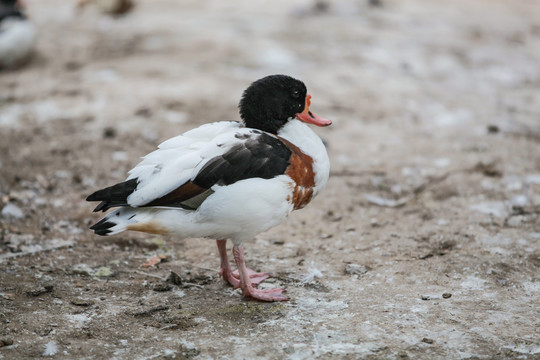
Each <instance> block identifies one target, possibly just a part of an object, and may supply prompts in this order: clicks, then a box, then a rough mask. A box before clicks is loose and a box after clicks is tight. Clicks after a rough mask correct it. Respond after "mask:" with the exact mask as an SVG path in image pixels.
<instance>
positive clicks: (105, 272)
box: [94, 266, 114, 278]
mask: <svg viewBox="0 0 540 360" xmlns="http://www.w3.org/2000/svg"><path fill="white" fill-rule="evenodd" d="M113 275H114V274H113V271H112V270H111V268H110V267H108V266H102V267H100V268H99V269H97V271H96V273H95V274H94V277H95V278H100V277H111V276H113Z"/></svg>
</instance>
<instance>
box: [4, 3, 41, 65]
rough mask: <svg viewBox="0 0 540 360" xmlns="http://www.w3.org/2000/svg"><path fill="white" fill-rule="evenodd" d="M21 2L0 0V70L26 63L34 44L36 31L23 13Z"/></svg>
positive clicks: (23, 5) (23, 6)
mask: <svg viewBox="0 0 540 360" xmlns="http://www.w3.org/2000/svg"><path fill="white" fill-rule="evenodd" d="M24 8H25V4H24V2H23V1H22V0H0V69H9V68H16V67H19V66H21V65H23V64H24V63H26V61H28V59H29V58H30V57H31V55H32V50H33V48H34V44H35V42H36V29H35V27H34V25H33V24H32V23H31V22H30V21H29V20H28V18H27V16H26V14H25V13H24Z"/></svg>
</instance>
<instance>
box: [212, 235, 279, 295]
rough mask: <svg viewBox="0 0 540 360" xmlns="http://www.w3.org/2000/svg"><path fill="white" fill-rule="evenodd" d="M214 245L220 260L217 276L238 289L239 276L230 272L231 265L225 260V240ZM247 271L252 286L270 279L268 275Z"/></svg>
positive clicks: (236, 272) (235, 272)
mask: <svg viewBox="0 0 540 360" xmlns="http://www.w3.org/2000/svg"><path fill="white" fill-rule="evenodd" d="M216 243H217V247H218V250H219V258H220V260H221V266H220V270H219V275H220V276H221V277H223V279H225V280H226V281H227V282H229V284H231V285H232V286H233V287H234V288H235V289H238V288H239V287H240V281H238V280H240V274H239V273H238V271H232V269H231V265H230V264H229V259H228V258H227V240H216ZM247 271H248V275H249V277H250V279H251V283H252V284H253V285H258V284H260V283H261V282H263V281H264V280H266V279H268V278H269V277H270V274H267V273H258V272H255V271H253V270H251V269H249V268H248V269H247Z"/></svg>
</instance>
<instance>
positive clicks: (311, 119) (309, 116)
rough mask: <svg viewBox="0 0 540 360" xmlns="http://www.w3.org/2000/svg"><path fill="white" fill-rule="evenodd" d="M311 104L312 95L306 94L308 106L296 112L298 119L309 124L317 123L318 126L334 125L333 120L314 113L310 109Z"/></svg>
mask: <svg viewBox="0 0 540 360" xmlns="http://www.w3.org/2000/svg"><path fill="white" fill-rule="evenodd" d="M309 105H311V95H309V94H308V95H307V96H306V106H305V107H304V111H302V112H301V113H298V114H296V118H297V119H298V120H300V121H303V122H305V123H308V124H313V125H317V126H328V125H332V121H331V120H328V119H323V118H321V117H318V116H317V115H314V114H313V113H312V112H311V111H309Z"/></svg>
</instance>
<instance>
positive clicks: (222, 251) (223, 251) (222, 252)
mask: <svg viewBox="0 0 540 360" xmlns="http://www.w3.org/2000/svg"><path fill="white" fill-rule="evenodd" d="M216 243H217V247H218V250H219V259H220V260H221V265H220V269H219V275H220V276H221V277H222V278H223V279H224V280H225V281H227V282H229V284H231V285H232V286H233V288H235V289H238V288H239V287H240V281H238V279H237V278H236V277H235V276H234V275H233V271H232V269H231V265H230V264H229V258H228V257H227V240H216Z"/></svg>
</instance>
